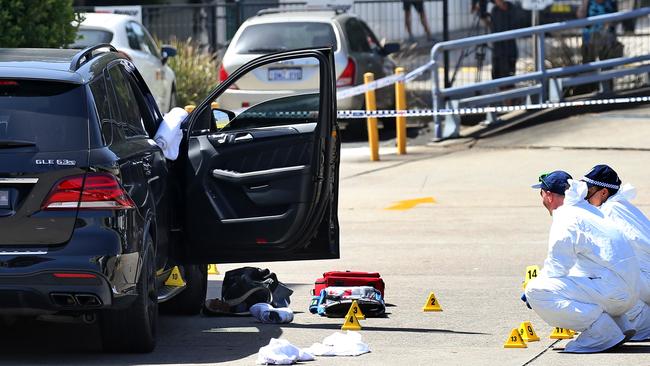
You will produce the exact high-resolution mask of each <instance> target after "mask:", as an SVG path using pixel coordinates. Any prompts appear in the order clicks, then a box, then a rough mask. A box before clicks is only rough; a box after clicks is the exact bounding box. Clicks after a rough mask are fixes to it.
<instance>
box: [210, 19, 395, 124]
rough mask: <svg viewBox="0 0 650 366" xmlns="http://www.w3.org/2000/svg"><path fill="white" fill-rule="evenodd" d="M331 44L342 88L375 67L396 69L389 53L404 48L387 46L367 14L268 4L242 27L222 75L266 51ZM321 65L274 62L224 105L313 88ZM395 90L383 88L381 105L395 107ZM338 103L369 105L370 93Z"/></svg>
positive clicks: (379, 71)
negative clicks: (376, 32)
mask: <svg viewBox="0 0 650 366" xmlns="http://www.w3.org/2000/svg"><path fill="white" fill-rule="evenodd" d="M330 46H331V47H333V48H334V61H335V73H336V87H337V90H345V89H347V88H350V87H352V86H355V85H359V84H362V83H363V74H364V73H366V72H372V73H374V75H375V79H379V78H381V77H384V76H386V75H390V74H393V70H394V68H395V63H394V62H393V61H392V60H391V59H390V58H389V57H388V55H389V54H390V53H393V52H396V51H398V50H399V44H397V43H389V44H385V45H383V46H382V45H381V44H380V42H379V40H378V39H377V37H376V36H375V34H374V33H373V32H372V30H370V28H369V27H368V25H366V23H365V22H364V21H363V20H362V19H360V18H359V17H357V16H356V15H354V14H349V13H346V12H345V11H344V10H343V9H341V8H334V7H304V8H290V9H267V10H262V11H260V12H259V13H258V14H257V15H256V16H254V17H251V18H249V19H248V20H246V21H245V22H244V23H243V24H242V25H241V26H240V27H239V29H238V30H237V32H236V33H235V35H234V36H233V38H232V41H231V42H230V45H229V46H228V49H227V50H226V52H225V54H224V56H223V59H222V63H221V68H220V69H219V79H220V80H222V81H223V80H225V79H226V78H227V77H228V75H230V74H231V73H232V72H234V71H235V70H236V69H237V68H239V67H240V66H241V65H243V64H245V63H246V62H248V61H250V60H252V59H255V58H257V57H259V56H260V55H263V54H267V53H273V52H278V51H286V50H291V49H300V48H308V47H330ZM317 66H318V65H313V61H312V60H307V59H305V60H291V61H287V62H277V63H274V64H270V65H268V67H265V68H263V69H259V70H257V72H256V73H252V74H249V75H247V76H246V77H245V78H241V79H240V80H238V81H237V83H236V84H235V85H232V86H231V88H230V89H229V90H228V91H226V92H225V93H223V94H222V95H221V97H220V98H219V105H220V107H221V108H225V109H230V110H237V109H240V108H247V107H249V106H254V105H256V104H258V103H260V102H263V101H266V100H268V99H272V98H280V97H285V96H289V95H295V94H300V93H310V92H311V91H312V90H313V89H314V88H315V87H317V86H318V80H319V79H318V77H319V75H318V67H317ZM393 90H394V88H382V89H379V90H377V104H378V107H379V108H380V109H393V106H394V97H393V95H394V92H393ZM337 105H338V109H363V108H364V105H365V99H364V96H363V95H358V96H355V97H350V98H345V99H342V100H338V101H337ZM346 123H347V121H346ZM342 127H343V126H342Z"/></svg>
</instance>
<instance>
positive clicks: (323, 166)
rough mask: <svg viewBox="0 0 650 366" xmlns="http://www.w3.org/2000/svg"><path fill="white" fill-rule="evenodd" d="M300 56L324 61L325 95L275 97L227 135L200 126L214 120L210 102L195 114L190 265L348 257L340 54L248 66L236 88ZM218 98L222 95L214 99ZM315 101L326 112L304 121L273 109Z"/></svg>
mask: <svg viewBox="0 0 650 366" xmlns="http://www.w3.org/2000/svg"><path fill="white" fill-rule="evenodd" d="M300 56H303V57H305V56H308V57H312V58H314V59H316V60H318V61H319V64H320V74H321V75H320V79H321V81H320V92H319V93H314V95H311V94H309V95H303V96H291V97H287V98H277V99H272V100H270V101H269V102H268V106H267V107H269V109H267V110H265V112H264V113H261V114H254V113H251V114H250V115H246V114H245V113H242V114H240V115H239V116H238V117H237V118H235V119H234V120H233V121H232V125H231V126H227V127H225V128H221V129H218V130H215V128H214V127H210V131H206V129H205V128H203V127H204V126H201V127H197V126H200V125H201V123H203V122H201V121H200V119H201V118H202V117H201V115H204V116H205V115H210V113H209V109H208V108H209V107H208V106H209V104H208V103H209V102H211V99H210V98H209V99H210V100H208V102H205V103H204V104H203V110H201V108H202V106H201V105H200V106H199V107H197V110H196V111H195V112H194V113H196V114H194V113H193V115H191V116H190V121H189V131H188V144H187V154H186V156H187V164H186V169H185V183H186V190H185V192H186V196H185V197H186V205H187V208H186V221H185V237H186V241H187V246H188V248H187V249H188V250H187V253H186V256H187V260H189V261H193V262H209V261H217V262H219V263H226V262H240V261H255V260H293V259H321V258H336V257H338V223H337V220H336V212H335V209H336V202H335V199H336V197H337V195H336V189H337V185H338V180H337V179H338V178H337V173H338V150H339V142H338V140H337V139H336V132H335V131H336V126H335V116H336V114H335V108H336V105H335V100H334V97H333V93H334V90H335V89H334V70H333V69H334V66H333V61H332V52H331V50H330V49H319V50H304V51H293V52H288V53H284V54H282V55H271V56H264V57H262V58H261V59H258V60H256V61H253V62H252V64H251V65H245V66H243V67H242V70H244V71H242V72H241V73H240V72H239V71H235V72H234V73H233V75H232V76H231V79H232V81H231V82H230V83H234V82H236V80H237V79H238V77H240V76H241V75H243V74H244V73H245V72H246V71H250V70H252V69H255V67H260V68H261V67H265V66H266V65H268V64H272V63H273V62H277V61H278V60H279V61H287V60H291V59H297V58H299V57H300ZM231 79H229V80H231ZM228 83H229V82H228V81H226V83H224V84H228ZM225 88H227V85H225V86H222V87H221V91H223V90H225ZM218 93H219V88H218V89H217V91H216V92H215V93H214V96H213V97H216V95H217V94H218ZM310 98H312V99H313V100H318V101H319V103H318V105H317V106H318V108H319V109H318V110H317V111H311V112H309V113H305V112H300V111H298V112H296V113H298V114H295V113H294V114H291V116H293V117H292V118H294V119H295V116H296V115H299V116H310V117H305V118H297V120H300V121H301V123H292V121H293V120H292V119H291V118H282V117H278V116H283V113H285V112H284V111H282V110H274V109H273V108H280V109H283V108H292V107H295V108H298V109H304V107H305V106H306V105H307V104H309V103H307V102H305V103H303V104H301V103H300V100H303V101H304V100H309V99H310ZM333 108H334V109H333ZM307 111H309V109H307ZM300 113H303V114H300ZM260 115H261V116H262V117H259V116H260ZM267 115H268V116H270V117H269V118H266V116H267ZM251 116H252V117H251ZM192 117H194V118H193V119H192ZM255 118H258V120H256V119H255ZM248 122H250V123H248ZM257 122H259V123H257ZM238 123H239V124H238ZM206 126H207V124H206ZM197 131H198V132H197ZM335 182H336V183H335ZM325 221H326V223H325V224H323V222H325ZM319 229H320V230H319ZM319 231H321V232H322V233H321V234H320V235H319V233H318V232H319Z"/></svg>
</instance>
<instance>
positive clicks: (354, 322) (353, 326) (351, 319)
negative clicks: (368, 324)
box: [341, 311, 361, 330]
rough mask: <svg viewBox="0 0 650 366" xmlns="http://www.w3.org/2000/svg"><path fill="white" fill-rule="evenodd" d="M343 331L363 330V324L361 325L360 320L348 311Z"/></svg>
mask: <svg viewBox="0 0 650 366" xmlns="http://www.w3.org/2000/svg"><path fill="white" fill-rule="evenodd" d="M341 330H361V324H359V320H358V319H357V317H356V316H354V313H351V312H349V311H348V315H346V316H345V321H344V322H343V326H342V327H341Z"/></svg>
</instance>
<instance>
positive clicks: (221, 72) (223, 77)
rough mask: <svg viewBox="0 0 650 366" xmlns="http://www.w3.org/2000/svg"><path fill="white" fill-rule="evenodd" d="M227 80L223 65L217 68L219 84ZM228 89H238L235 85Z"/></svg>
mask: <svg viewBox="0 0 650 366" xmlns="http://www.w3.org/2000/svg"><path fill="white" fill-rule="evenodd" d="M226 79H228V72H227V71H226V69H225V68H224V67H223V64H222V65H221V66H219V82H221V83H223V82H224V81H226ZM228 89H239V87H237V85H236V84H232V85H230V86H229V87H228Z"/></svg>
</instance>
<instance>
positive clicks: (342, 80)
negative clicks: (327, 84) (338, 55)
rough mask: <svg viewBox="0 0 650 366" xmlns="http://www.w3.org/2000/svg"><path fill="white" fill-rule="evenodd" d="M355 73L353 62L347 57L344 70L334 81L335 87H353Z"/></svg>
mask: <svg viewBox="0 0 650 366" xmlns="http://www.w3.org/2000/svg"><path fill="white" fill-rule="evenodd" d="M355 72H356V65H355V64H354V60H353V59H352V58H351V57H348V64H347V65H345V69H343V72H342V73H341V76H339V78H338V79H336V86H337V87H339V86H352V85H354V74H355Z"/></svg>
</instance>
